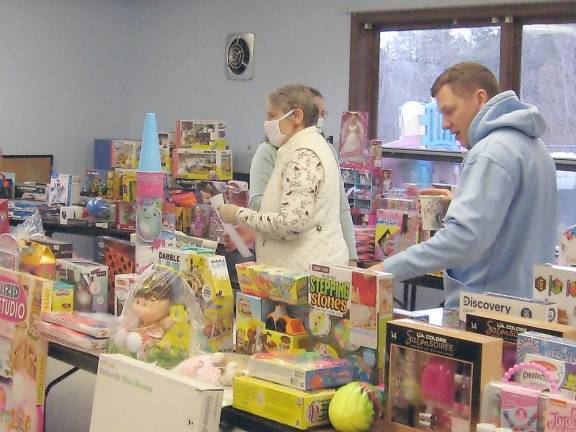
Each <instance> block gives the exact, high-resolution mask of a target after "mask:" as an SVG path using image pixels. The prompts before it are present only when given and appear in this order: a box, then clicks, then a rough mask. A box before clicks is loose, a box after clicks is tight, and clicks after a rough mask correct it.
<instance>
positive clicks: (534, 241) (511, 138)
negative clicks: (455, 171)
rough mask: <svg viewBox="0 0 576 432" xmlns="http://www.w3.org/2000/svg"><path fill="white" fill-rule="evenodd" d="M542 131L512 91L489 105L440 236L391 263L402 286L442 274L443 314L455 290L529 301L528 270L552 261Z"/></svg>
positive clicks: (551, 179) (478, 120)
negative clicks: (408, 282)
mask: <svg viewBox="0 0 576 432" xmlns="http://www.w3.org/2000/svg"><path fill="white" fill-rule="evenodd" d="M545 128H546V126H545V123H544V119H543V118H542V116H541V114H540V113H539V112H538V109H537V108H536V107H534V106H531V105H528V104H524V103H522V102H520V100H518V98H517V96H516V94H515V93H514V92H513V91H506V92H503V93H500V94H498V95H496V96H494V97H493V98H492V99H490V100H489V101H488V102H487V103H486V104H485V105H484V106H483V107H482V108H481V109H480V111H479V112H478V113H477V114H476V116H475V117H474V119H473V120H472V123H471V124H470V128H469V130H468V138H469V142H470V150H469V151H468V154H467V155H466V158H465V159H464V161H463V162H462V167H461V171H460V181H459V185H458V188H457V189H456V193H455V195H454V198H453V200H452V202H451V204H450V207H449V209H448V212H447V214H446V218H445V226H444V228H443V229H441V230H439V231H437V232H436V234H435V235H434V236H433V237H432V238H431V239H430V240H428V241H426V242H423V243H420V244H417V245H415V246H412V247H410V248H408V249H407V250H405V251H404V252H401V253H399V254H397V255H394V256H392V257H390V258H388V259H387V260H386V261H385V262H384V271H386V272H391V273H393V274H394V276H395V277H396V279H397V280H399V281H402V280H405V279H409V278H412V277H416V276H421V275H424V274H426V273H428V272H431V271H436V270H441V269H446V272H445V275H444V294H445V296H446V307H458V301H459V295H460V290H461V289H463V290H466V291H472V292H486V291H491V292H497V293H502V294H509V295H515V296H521V297H532V267H533V265H534V264H536V263H547V262H551V261H552V260H553V258H554V247H555V240H556V168H555V166H554V161H553V160H552V158H551V157H550V154H549V153H548V150H547V149H546V147H545V145H544V143H543V142H542V140H541V139H540V137H541V136H542V134H543V133H544V130H545Z"/></svg>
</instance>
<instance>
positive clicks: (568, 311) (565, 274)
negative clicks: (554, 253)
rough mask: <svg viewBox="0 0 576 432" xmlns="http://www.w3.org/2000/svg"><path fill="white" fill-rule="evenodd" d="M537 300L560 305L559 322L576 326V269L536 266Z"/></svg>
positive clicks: (535, 290) (535, 284) (535, 291)
mask: <svg viewBox="0 0 576 432" xmlns="http://www.w3.org/2000/svg"><path fill="white" fill-rule="evenodd" d="M533 294H534V298H535V299H541V300H548V301H550V302H553V303H557V304H558V322H559V323H561V324H569V325H571V326H576V267H568V266H558V265H551V264H546V265H536V266H534V288H533Z"/></svg>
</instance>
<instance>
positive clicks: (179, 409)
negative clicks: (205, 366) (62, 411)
mask: <svg viewBox="0 0 576 432" xmlns="http://www.w3.org/2000/svg"><path fill="white" fill-rule="evenodd" d="M222 396H223V390H222V388H221V387H219V386H214V385H212V384H207V383H204V382H202V381H197V380H193V379H190V378H187V377H184V376H181V375H177V374H175V373H173V372H170V371H167V370H165V369H162V368H159V367H157V366H154V365H151V364H148V363H144V362H141V361H137V360H134V359H132V358H129V357H126V356H123V355H119V354H114V355H111V354H103V355H102V356H100V362H99V363H98V375H97V376H96V389H95V391H94V402H93V404H92V419H91V422H90V432H126V431H138V432H158V431H170V432H218V430H219V429H220V411H221V409H222ZM143 413H148V414H149V415H143Z"/></svg>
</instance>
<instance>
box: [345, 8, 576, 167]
mask: <svg viewBox="0 0 576 432" xmlns="http://www.w3.org/2000/svg"><path fill="white" fill-rule="evenodd" d="M351 26H352V27H351V50H350V87H349V109H350V110H353V111H367V112H369V114H370V117H369V118H370V136H371V137H373V138H379V139H381V140H382V141H383V142H384V145H386V143H387V142H391V141H394V140H397V139H398V138H399V134H400V130H399V129H400V128H399V121H398V118H399V110H400V108H401V106H402V105H403V104H404V103H406V102H408V101H419V102H428V101H430V86H431V85H432V83H433V82H434V80H435V78H436V77H437V76H438V75H439V74H440V73H441V72H442V71H443V70H444V69H446V68H447V67H449V66H450V65H452V64H454V63H458V62H460V61H464V60H475V61H479V62H481V63H483V64H485V65H486V66H487V67H489V68H490V69H491V70H492V71H493V72H494V73H495V75H496V76H497V77H498V78H499V80H500V85H501V87H502V89H503V90H508V89H512V90H515V91H516V93H517V94H518V95H519V96H520V98H521V99H522V100H523V101H525V102H528V103H532V104H534V105H536V106H538V107H539V109H540V111H541V112H542V114H543V115H544V117H545V119H546V121H547V124H548V131H547V133H546V135H545V136H544V140H545V142H546V144H547V145H548V147H549V149H550V151H551V152H554V153H556V152H563V154H566V153H568V154H569V155H573V156H574V157H576V122H574V120H573V117H574V115H575V113H576V85H575V84H574V77H575V76H576V2H574V1H563V2H544V3H527V4H511V5H490V6H485V7H484V6H482V7H462V8H443V9H417V10H398V11H385V12H356V13H353V14H352V19H351Z"/></svg>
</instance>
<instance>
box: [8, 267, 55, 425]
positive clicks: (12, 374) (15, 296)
mask: <svg viewBox="0 0 576 432" xmlns="http://www.w3.org/2000/svg"><path fill="white" fill-rule="evenodd" d="M52 286H53V281H51V280H47V279H41V278H38V277H35V276H32V275H29V274H27V273H21V272H17V271H12V270H8V269H1V270H0V302H1V304H2V308H1V310H0V321H1V322H2V325H1V326H0V336H1V337H0V344H1V347H2V349H1V350H0V364H1V365H2V371H1V373H2V379H1V380H0V394H1V395H2V404H0V430H2V431H16V430H18V431H24V430H25V431H29V432H41V431H43V430H44V428H43V419H42V416H43V404H44V390H45V380H46V362H47V356H48V343H47V341H46V339H44V338H43V337H42V336H41V335H40V334H39V333H38V331H37V329H36V323H37V322H39V321H40V312H41V307H42V295H43V293H44V292H52Z"/></svg>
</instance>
